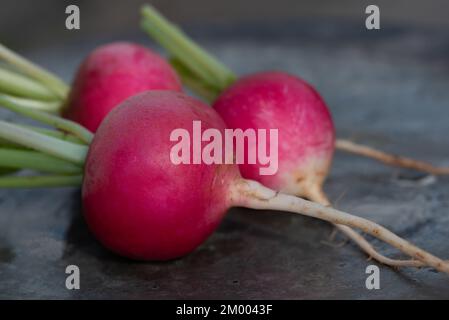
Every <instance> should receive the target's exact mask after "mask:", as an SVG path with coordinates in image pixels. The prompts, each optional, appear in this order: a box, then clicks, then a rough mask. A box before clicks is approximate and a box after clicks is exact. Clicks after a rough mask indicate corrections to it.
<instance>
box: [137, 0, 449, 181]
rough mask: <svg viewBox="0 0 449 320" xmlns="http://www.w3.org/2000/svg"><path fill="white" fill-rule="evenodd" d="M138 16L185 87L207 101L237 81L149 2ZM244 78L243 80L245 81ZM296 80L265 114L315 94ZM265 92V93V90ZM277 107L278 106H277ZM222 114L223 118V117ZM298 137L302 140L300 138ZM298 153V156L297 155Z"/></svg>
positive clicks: (423, 166)
mask: <svg viewBox="0 0 449 320" xmlns="http://www.w3.org/2000/svg"><path fill="white" fill-rule="evenodd" d="M142 15H143V20H142V28H143V29H144V30H145V31H146V32H147V33H148V34H149V35H150V36H151V37H152V38H153V39H154V40H155V41H156V42H158V43H159V44H160V45H161V46H162V47H163V48H165V49H166V50H167V51H168V53H170V54H171V55H172V56H173V58H172V65H173V66H174V67H175V68H176V69H177V71H178V73H179V74H180V76H181V78H182V79H183V81H184V82H185V84H186V85H187V86H188V87H190V88H191V89H192V90H193V91H194V92H196V93H197V94H199V95H200V96H202V97H204V98H206V99H207V100H209V101H215V99H216V98H217V96H219V95H220V94H221V93H222V92H223V91H224V90H225V89H227V88H228V87H229V86H230V85H231V84H233V83H234V82H235V81H238V80H237V76H236V75H235V74H234V73H233V72H232V71H230V70H229V69H228V68H227V67H226V66H224V65H223V64H222V63H220V62H219V61H217V60H216V59H215V58H214V57H212V56H211V55H210V54H208V53H207V52H205V51H204V50H203V49H202V48H200V47H199V46H198V45H197V44H196V43H195V42H194V41H193V40H191V39H190V38H189V37H188V36H187V35H186V34H184V33H183V32H182V30H180V29H178V28H177V27H176V26H174V25H172V24H171V23H170V22H169V21H167V20H166V19H165V18H164V17H163V16H162V15H161V14H159V13H158V12H157V10H156V9H154V8H153V7H152V6H150V5H145V6H143V8H142ZM261 75H263V77H262V76H261V78H263V79H265V80H267V81H268V82H267V85H268V86H270V85H271V84H272V83H273V81H275V80H276V79H278V78H279V77H280V74H279V72H276V73H273V75H276V76H275V77H274V78H273V79H272V80H270V79H267V77H266V75H267V73H265V72H263V73H262V74H261ZM257 77H258V73H256V74H253V75H250V76H248V78H251V79H254V80H255V79H256V78H257ZM291 77H292V76H291V75H288V74H284V76H283V77H282V78H283V79H291ZM245 81H246V82H247V80H245ZM292 81H293V80H292ZM296 82H298V83H299V82H302V83H303V85H301V86H299V87H298V88H299V89H298V90H299V92H293V91H289V92H287V93H286V94H285V95H284V97H283V98H282V99H284V101H282V100H281V98H280V99H279V101H278V103H277V104H276V106H272V109H273V110H271V111H267V113H270V112H276V113H278V112H283V111H281V110H282V109H283V108H281V107H280V106H281V105H283V104H287V105H289V104H290V105H291V104H292V100H294V99H298V97H299V96H300V95H301V94H304V95H305V96H306V97H308V96H309V95H311V94H312V95H313V94H316V93H315V90H314V89H313V88H312V87H311V86H310V85H308V84H307V83H305V82H304V81H303V80H301V79H299V78H297V80H296ZM236 86H237V87H238V86H239V85H238V84H237V85H236ZM241 93H242V92H241ZM243 95H246V93H244V92H243ZM266 95H268V93H267V94H266ZM248 99H249V98H248ZM304 99H307V98H304ZM243 100H245V99H244V98H243V99H242V102H243ZM300 100H301V99H300ZM300 100H298V101H300ZM309 103H312V104H313V102H312V101H309ZM316 103H317V108H318V109H320V108H321V107H320V106H321V105H322V103H323V102H322V101H321V98H318V99H317V100H316ZM261 104H263V102H261ZM228 107H229V108H230V109H232V108H233V107H234V105H230V106H228ZM278 107H279V109H277V108H278ZM313 107H314V106H313V105H312V106H309V107H307V108H313ZM237 108H239V110H241V109H242V108H244V107H243V106H241V105H240V106H238V107H237ZM292 108H294V106H293V105H291V107H290V108H286V109H289V110H290V111H292V110H291V109H292ZM298 108H300V109H301V108H303V105H301V104H298ZM224 109H225V107H223V105H222V104H221V103H220V111H221V114H222V116H224V113H228V114H234V117H235V114H236V113H237V112H238V111H239V110H234V111H231V110H230V111H225V110H224ZM262 109H264V108H261V109H260V110H262ZM256 110H259V108H257V107H254V110H253V112H254V114H252V115H251V114H248V115H247V117H246V118H247V119H248V121H251V119H252V118H255V119H258V118H259V117H260V115H258V114H257V113H258V112H259V111H256ZM275 110H276V111H275ZM295 113H296V115H300V114H302V111H296V112H295ZM289 116H292V114H285V117H284V119H287V118H288V117H289ZM224 117H225V118H227V117H226V116H224ZM298 121H300V120H298V119H295V118H292V119H290V121H289V122H282V123H273V125H274V126H275V127H278V126H279V125H282V126H284V128H285V126H288V125H289V123H290V125H294V124H295V123H297V122H298ZM241 122H242V121H240V123H241ZM228 125H231V124H228ZM231 127H232V125H231ZM323 130H326V128H324V129H323ZM287 131H288V130H287ZM290 132H293V130H290ZM302 138H303V139H304V137H302ZM290 140H293V139H290ZM335 147H336V148H337V149H339V150H342V151H346V152H351V153H354V154H358V155H361V156H365V157H369V158H373V159H375V160H378V161H380V162H383V163H385V164H388V165H392V166H398V167H404V168H410V169H415V170H419V171H423V172H426V173H430V174H434V175H444V174H449V167H435V166H432V165H431V164H428V163H426V162H422V161H417V160H414V159H410V158H406V157H401V156H396V155H392V154H388V153H386V152H383V151H379V150H376V149H374V148H371V147H368V146H364V145H361V144H357V143H354V142H351V141H348V140H345V139H336V141H335ZM299 156H300V157H301V154H300V155H299ZM291 157H292V158H293V157H295V155H294V154H292V155H291ZM285 188H288V186H285Z"/></svg>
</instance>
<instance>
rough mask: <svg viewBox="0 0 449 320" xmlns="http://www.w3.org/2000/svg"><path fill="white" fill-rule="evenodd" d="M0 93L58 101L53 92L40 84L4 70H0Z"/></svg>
mask: <svg viewBox="0 0 449 320" xmlns="http://www.w3.org/2000/svg"><path fill="white" fill-rule="evenodd" d="M0 91H1V92H4V93H8V94H12V95H16V96H20V97H26V98H32V99H37V100H45V101H48V100H55V99H57V96H55V95H54V94H53V92H52V91H50V90H48V89H47V88H46V87H45V86H43V85H42V84H40V83H39V82H36V81H34V80H31V79H29V78H27V77H24V76H22V75H20V74H18V73H15V72H12V71H9V70H6V69H3V68H0Z"/></svg>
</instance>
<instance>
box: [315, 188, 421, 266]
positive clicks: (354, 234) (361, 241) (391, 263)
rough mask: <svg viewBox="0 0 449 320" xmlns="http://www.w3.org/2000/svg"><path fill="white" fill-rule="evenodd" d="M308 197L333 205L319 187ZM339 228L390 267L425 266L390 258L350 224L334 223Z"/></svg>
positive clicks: (414, 261)
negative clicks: (349, 225)
mask: <svg viewBox="0 0 449 320" xmlns="http://www.w3.org/2000/svg"><path fill="white" fill-rule="evenodd" d="M307 198H309V199H310V200H312V201H314V202H317V203H319V204H322V205H323V206H326V207H331V206H332V205H331V203H330V201H329V199H328V198H327V196H326V195H325V194H324V192H323V190H322V189H321V188H319V187H317V188H312V189H311V191H310V192H309V193H308V194H307ZM334 226H335V228H336V229H337V230H340V231H341V232H342V233H343V234H345V235H346V236H347V237H348V238H349V239H351V240H352V241H354V242H355V243H356V244H357V245H358V246H359V247H360V248H361V249H362V250H363V251H365V252H366V254H368V257H369V258H370V259H371V258H372V259H374V260H376V261H378V262H380V263H382V264H385V265H387V266H390V267H415V268H419V267H423V266H425V264H424V263H423V262H421V261H419V260H396V259H391V258H388V257H386V256H384V255H382V254H381V253H379V252H378V251H377V250H376V249H375V248H374V247H373V246H372V245H371V244H370V243H369V242H368V240H366V239H365V238H364V237H363V236H362V235H361V234H359V233H358V232H357V231H355V230H353V229H351V228H350V227H348V226H345V225H341V224H334Z"/></svg>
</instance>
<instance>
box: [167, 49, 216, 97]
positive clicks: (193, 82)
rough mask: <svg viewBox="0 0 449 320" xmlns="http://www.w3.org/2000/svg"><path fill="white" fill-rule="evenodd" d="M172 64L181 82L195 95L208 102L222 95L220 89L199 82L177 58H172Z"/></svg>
mask: <svg viewBox="0 0 449 320" xmlns="http://www.w3.org/2000/svg"><path fill="white" fill-rule="evenodd" d="M170 64H171V65H172V67H173V68H174V69H175V70H176V73H177V74H178V75H179V76H180V77H181V81H182V82H183V83H184V84H185V85H186V86H187V87H188V88H189V89H191V90H192V91H193V92H194V93H196V94H198V95H199V96H200V97H202V98H204V99H205V100H206V101H207V102H209V103H211V102H213V101H214V99H215V98H216V96H217V95H218V94H219V93H220V91H219V90H220V89H217V88H212V87H211V86H208V85H207V84H206V83H205V82H203V81H201V80H199V79H198V78H197V77H196V76H195V75H194V74H193V73H192V72H191V71H190V70H188V69H187V68H186V67H185V66H184V65H183V64H182V62H180V61H179V60H178V59H177V58H171V59H170Z"/></svg>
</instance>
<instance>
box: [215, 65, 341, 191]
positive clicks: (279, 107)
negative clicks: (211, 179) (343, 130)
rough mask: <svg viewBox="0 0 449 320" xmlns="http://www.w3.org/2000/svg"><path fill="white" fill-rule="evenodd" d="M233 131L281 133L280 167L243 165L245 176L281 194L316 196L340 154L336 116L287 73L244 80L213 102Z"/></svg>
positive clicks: (270, 74) (315, 93)
mask: <svg viewBox="0 0 449 320" xmlns="http://www.w3.org/2000/svg"><path fill="white" fill-rule="evenodd" d="M213 107H214V108H215V110H216V111H217V112H218V113H219V114H220V115H221V117H222V118H223V120H224V121H225V123H226V124H227V125H228V127H230V128H240V129H243V130H246V129H249V128H251V129H279V152H278V154H279V156H278V157H279V158H278V162H279V169H278V172H277V173H276V174H275V175H260V174H259V168H260V166H261V165H260V164H243V165H240V172H241V174H242V176H243V177H244V178H247V179H252V180H257V181H259V182H261V183H262V184H263V185H266V186H267V187H270V188H273V189H275V190H280V191H281V192H285V193H289V194H294V195H298V196H306V197H311V198H313V195H312V193H316V192H318V190H321V186H322V184H323V182H324V179H325V178H326V176H327V173H328V171H329V167H330V165H331V162H332V156H333V153H334V141H335V131H334V125H333V122H332V118H331V114H330V112H329V110H328V109H327V107H326V104H325V103H324V101H323V100H322V99H321V97H320V95H319V94H318V93H317V92H316V91H315V90H314V89H313V88H312V87H311V86H310V85H308V84H307V83H306V82H304V81H302V80H301V79H299V78H297V77H294V76H291V75H288V74H286V73H282V72H263V73H256V74H253V75H249V76H246V77H243V78H240V79H239V80H237V82H235V83H234V84H233V85H231V86H230V87H229V88H228V89H227V90H225V91H224V92H223V93H222V94H221V95H220V96H219V97H218V99H217V100H216V102H215V103H214V104H213Z"/></svg>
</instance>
